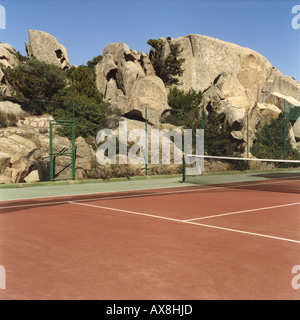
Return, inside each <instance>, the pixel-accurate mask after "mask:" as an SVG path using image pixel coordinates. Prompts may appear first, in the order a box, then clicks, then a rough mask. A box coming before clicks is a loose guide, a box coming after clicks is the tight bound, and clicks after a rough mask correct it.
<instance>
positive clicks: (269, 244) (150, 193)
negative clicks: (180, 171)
mask: <svg viewBox="0 0 300 320" xmlns="http://www.w3.org/2000/svg"><path fill="white" fill-rule="evenodd" d="M278 183H279V184H280V183H283V184H284V183H287V181H284V180H283V181H279V182H278ZM288 183H289V185H290V187H293V189H295V188H297V187H298V190H299V181H293V182H288ZM89 197H90V199H88V198H89ZM0 206H1V207H0V212H1V214H0V235H1V236H0V265H2V266H4V267H5V270H6V289H5V290H0V299H1V300H12V299H14V300H15V299H22V300H23V299H43V300H44V299H47V300H48V299H56V300H63V299H68V300H69V299H76V300H77V299H94V300H95V299H97V300H157V299H159V300H202V299H272V300H275V299H289V300H299V299H300V289H299V290H297V289H294V288H293V286H292V280H293V277H295V274H292V269H293V267H294V266H295V265H300V197H299V192H295V193H293V192H284V191H281V192H275V191H270V190H264V191H262V190H253V189H251V188H247V187H246V188H232V187H224V186H205V187H204V186H202V187H201V186H194V187H193V186H190V187H183V188H175V189H158V190H144V191H143V192H140V191H136V192H134V191H132V192H127V193H111V194H102V195H95V196H85V197H81V198H80V197H76V198H72V197H68V198H56V199H53V198H49V199H38V200H33V201H32V202H30V201H14V202H11V203H10V202H1V203H0Z"/></svg>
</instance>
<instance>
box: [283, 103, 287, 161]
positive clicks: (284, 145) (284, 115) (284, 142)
mask: <svg viewBox="0 0 300 320" xmlns="http://www.w3.org/2000/svg"><path fill="white" fill-rule="evenodd" d="M283 113H284V114H283V139H284V140H283V150H284V151H283V153H284V156H283V159H284V160H286V135H287V133H286V100H285V99H284V111H283ZM284 167H286V163H284Z"/></svg>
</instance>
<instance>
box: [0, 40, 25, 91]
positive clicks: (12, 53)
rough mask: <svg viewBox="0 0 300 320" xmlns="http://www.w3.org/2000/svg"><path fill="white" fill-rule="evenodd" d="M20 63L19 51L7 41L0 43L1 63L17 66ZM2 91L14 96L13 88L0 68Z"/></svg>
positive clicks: (5, 65) (11, 66)
mask: <svg viewBox="0 0 300 320" xmlns="http://www.w3.org/2000/svg"><path fill="white" fill-rule="evenodd" d="M19 63H20V60H19V56H18V52H17V51H16V49H15V48H13V47H12V46H11V45H9V44H7V43H0V64H2V65H3V66H4V67H9V68H15V67H16V66H18V65H19ZM0 93H2V94H4V95H5V96H12V94H13V89H12V87H11V85H10V84H9V83H8V81H7V79H6V77H5V75H4V72H3V71H2V70H1V68H0Z"/></svg>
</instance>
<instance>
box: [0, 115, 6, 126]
mask: <svg viewBox="0 0 300 320" xmlns="http://www.w3.org/2000/svg"><path fill="white" fill-rule="evenodd" d="M0 128H7V116H6V113H4V112H1V111H0Z"/></svg>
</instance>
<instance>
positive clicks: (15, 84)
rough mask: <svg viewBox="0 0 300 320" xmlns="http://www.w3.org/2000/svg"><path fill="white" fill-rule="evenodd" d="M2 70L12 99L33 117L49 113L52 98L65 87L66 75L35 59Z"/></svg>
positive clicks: (52, 107)
mask: <svg viewBox="0 0 300 320" xmlns="http://www.w3.org/2000/svg"><path fill="white" fill-rule="evenodd" d="M2 70H3V72H4V74H5V76H6V78H7V81H8V82H9V83H10V85H11V86H12V88H13V90H14V91H15V95H14V97H13V98H14V99H15V100H16V101H17V102H19V103H21V105H22V108H23V109H24V110H25V111H28V112H29V113H31V114H34V115H41V114H42V113H44V112H48V113H51V112H52V111H53V109H54V108H55V106H54V105H53V103H52V99H53V97H55V96H56V95H59V93H60V91H61V90H62V89H64V88H65V87H66V79H67V78H66V74H65V72H64V71H63V70H61V69H60V68H59V67H57V66H55V65H52V64H47V63H45V62H41V61H39V60H37V59H36V58H34V57H33V58H30V59H29V60H28V61H24V62H23V63H22V64H20V65H18V66H17V67H16V68H14V69H12V68H9V67H8V68H5V67H2Z"/></svg>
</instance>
